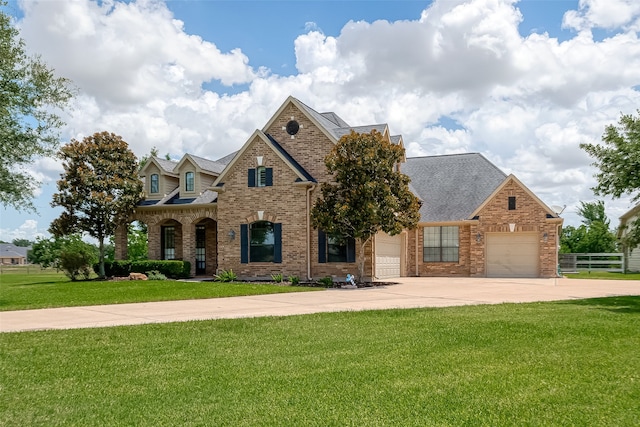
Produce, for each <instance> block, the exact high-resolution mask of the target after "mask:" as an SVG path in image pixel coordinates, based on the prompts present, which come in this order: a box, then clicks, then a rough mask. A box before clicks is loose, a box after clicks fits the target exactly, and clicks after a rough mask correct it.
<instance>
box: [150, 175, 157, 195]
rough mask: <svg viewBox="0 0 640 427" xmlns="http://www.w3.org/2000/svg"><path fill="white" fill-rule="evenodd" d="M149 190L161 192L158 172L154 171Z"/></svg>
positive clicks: (153, 192) (154, 192)
mask: <svg viewBox="0 0 640 427" xmlns="http://www.w3.org/2000/svg"><path fill="white" fill-rule="evenodd" d="M149 187H150V188H149V192H150V193H151V194H157V193H159V192H160V177H159V176H158V174H157V173H154V174H153V175H151V182H150V185H149Z"/></svg>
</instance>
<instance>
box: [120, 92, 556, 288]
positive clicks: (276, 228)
mask: <svg viewBox="0 0 640 427" xmlns="http://www.w3.org/2000/svg"><path fill="white" fill-rule="evenodd" d="M373 129H375V130H377V131H378V132H380V133H381V134H382V135H383V137H384V138H387V140H388V141H390V142H392V143H394V144H401V145H402V144H403V141H402V137H400V136H397V135H391V134H390V132H389V128H388V126H387V125H386V124H375V125H367V126H350V125H349V124H347V123H346V122H345V121H344V120H342V119H341V118H340V117H338V116H337V115H336V114H335V113H318V112H317V111H315V110H313V109H312V108H310V107H308V106H307V105H305V104H303V103H302V102H300V101H299V100H297V99H296V98H293V97H289V98H288V99H287V100H286V101H285V102H284V103H283V104H282V106H281V107H280V108H279V109H278V111H276V113H275V114H274V115H273V117H272V118H271V119H270V120H269V121H268V122H267V123H266V125H265V126H264V127H263V128H262V129H260V130H256V131H255V132H254V133H253V134H252V135H251V137H250V138H249V139H248V140H247V141H246V143H245V144H244V145H243V146H242V148H241V149H240V150H239V151H237V152H236V153H232V154H230V155H229V156H227V157H225V158H222V159H218V160H217V161H210V160H206V159H203V158H200V157H196V156H193V155H189V154H187V155H185V156H184V157H183V158H182V159H181V160H180V161H179V162H171V161H166V160H162V159H158V158H152V159H150V161H149V162H148V163H147V164H146V165H145V167H144V168H143V169H142V171H141V176H142V178H143V179H144V181H145V198H144V200H143V201H142V202H141V203H140V205H139V206H138V208H137V209H136V212H135V214H134V216H133V217H132V218H131V220H132V221H133V220H138V221H142V222H144V223H146V224H147V226H148V230H149V257H150V258H151V259H184V260H188V261H190V262H191V263H192V273H193V274H198V275H200V274H206V275H212V274H214V273H215V272H216V271H218V270H220V269H224V270H230V269H231V270H233V271H234V272H236V273H237V274H238V276H239V277H241V278H248V279H250V278H256V279H257V278H265V277H266V278H268V277H270V275H271V274H277V273H282V274H284V275H285V276H288V275H293V276H298V277H300V278H301V279H302V280H305V279H311V278H313V279H317V278H320V277H324V276H333V277H335V278H336V279H343V278H344V277H345V276H346V274H347V273H355V272H356V270H357V267H356V264H355V260H356V255H357V254H356V250H357V249H356V247H355V245H354V244H353V242H350V241H346V242H337V241H333V240H332V239H331V238H330V237H328V236H326V235H325V234H324V233H323V232H322V230H316V229H313V228H312V226H311V221H310V212H311V208H312V206H313V204H314V202H315V200H316V198H317V197H319V195H320V188H319V187H320V184H321V183H322V182H326V181H327V180H330V179H331V177H330V175H328V173H327V171H326V169H325V166H324V158H325V156H326V155H327V153H328V152H329V151H330V150H331V148H332V147H333V145H334V144H336V143H337V142H338V140H339V139H340V137H341V136H343V135H345V134H347V133H349V132H350V131H351V130H355V131H356V132H360V133H362V132H370V131H371V130H373ZM398 166H399V168H400V170H401V171H402V172H403V173H406V174H407V175H408V176H409V177H410V178H411V180H412V182H411V190H412V191H413V192H414V193H415V194H416V195H417V196H418V197H419V198H420V199H421V201H422V207H421V212H420V213H421V221H420V223H419V225H418V227H417V228H416V229H414V230H406V231H403V232H402V233H401V234H399V235H396V236H388V235H386V234H384V233H380V234H379V235H377V236H376V237H375V239H373V241H372V242H371V243H370V244H369V245H368V246H367V247H366V248H365V259H366V263H365V276H367V277H366V278H374V279H388V278H392V277H400V276H435V275H438V276H442V275H444V276H479V277H484V276H489V277H491V276H496V277H498V276H525V277H551V276H554V275H555V274H556V263H557V248H558V234H559V230H560V227H561V224H562V219H561V218H559V217H558V215H557V214H555V213H554V212H553V211H552V210H551V209H550V208H549V207H547V206H546V205H545V204H544V203H543V202H542V201H541V200H540V199H538V198H537V197H536V196H535V195H534V194H533V193H532V192H531V191H530V190H528V189H527V188H526V187H525V186H524V185H523V184H522V183H521V182H520V181H519V180H518V179H517V178H516V177H515V176H513V175H510V176H507V175H505V174H504V173H503V172H502V171H500V170H499V169H498V168H496V167H495V166H494V165H493V164H491V163H490V162H489V161H488V160H487V159H486V158H484V157H483V156H482V155H480V154H476V153H471V154H460V155H451V156H431V157H421V158H409V159H406V161H405V162H404V163H403V164H401V165H398ZM124 231H125V228H124V227H121V228H120V229H119V230H118V232H117V233H116V256H117V257H118V258H125V257H126V233H125V232H124Z"/></svg>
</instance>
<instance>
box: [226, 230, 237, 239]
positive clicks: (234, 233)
mask: <svg viewBox="0 0 640 427" xmlns="http://www.w3.org/2000/svg"><path fill="white" fill-rule="evenodd" d="M227 235H228V236H229V240H233V239H235V238H236V232H235V231H234V230H233V228H232V229H231V230H229V233H228V234H227Z"/></svg>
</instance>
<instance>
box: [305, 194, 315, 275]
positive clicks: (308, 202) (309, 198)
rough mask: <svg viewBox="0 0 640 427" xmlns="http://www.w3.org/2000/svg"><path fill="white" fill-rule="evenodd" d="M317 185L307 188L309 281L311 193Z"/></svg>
mask: <svg viewBox="0 0 640 427" xmlns="http://www.w3.org/2000/svg"><path fill="white" fill-rule="evenodd" d="M315 188H316V184H313V183H312V184H311V185H310V186H309V187H307V280H311V192H312V191H313V190H314V189H315Z"/></svg>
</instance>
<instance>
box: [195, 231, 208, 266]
mask: <svg viewBox="0 0 640 427" xmlns="http://www.w3.org/2000/svg"><path fill="white" fill-rule="evenodd" d="M206 235H207V234H206V228H205V226H204V225H196V275H201V274H205V273H206V268H207V262H206V259H207V249H206V246H207V244H206V242H207V239H206Z"/></svg>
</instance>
